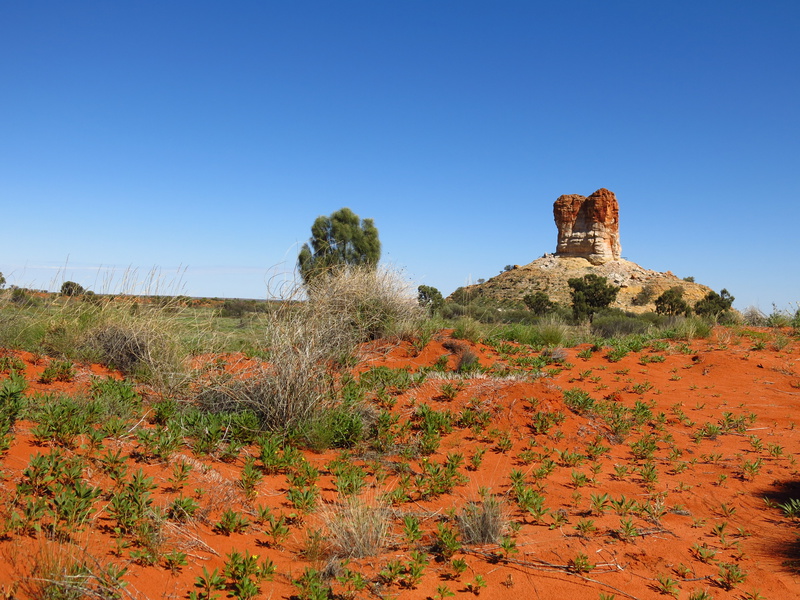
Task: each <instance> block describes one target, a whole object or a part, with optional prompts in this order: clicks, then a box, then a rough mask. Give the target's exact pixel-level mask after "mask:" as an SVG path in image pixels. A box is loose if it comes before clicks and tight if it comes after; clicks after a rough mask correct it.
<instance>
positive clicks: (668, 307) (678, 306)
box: [656, 286, 692, 315]
mask: <svg viewBox="0 0 800 600" xmlns="http://www.w3.org/2000/svg"><path fill="white" fill-rule="evenodd" d="M691 311H692V309H691V307H690V306H689V304H688V303H687V302H686V300H684V299H683V288H682V287H680V286H675V287H671V288H669V289H668V290H667V291H665V292H664V293H663V294H661V295H660V296H659V297H658V298H656V312H657V313H658V314H660V315H681V314H682V315H688V314H689V313H690V312H691Z"/></svg>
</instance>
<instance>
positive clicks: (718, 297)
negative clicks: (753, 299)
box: [694, 289, 735, 320]
mask: <svg viewBox="0 0 800 600" xmlns="http://www.w3.org/2000/svg"><path fill="white" fill-rule="evenodd" d="M734 300H735V298H734V297H733V296H731V295H730V292H728V290H726V289H723V290H722V291H721V292H720V293H719V294H718V293H717V292H715V291H714V290H711V291H710V292H708V293H707V294H706V296H705V298H703V299H702V300H699V301H698V302H697V304H695V305H694V312H695V313H697V314H698V315H700V316H701V317H708V318H709V319H714V320H719V319H720V318H721V317H723V316H724V315H726V314H727V313H728V312H729V311H730V309H731V306H732V305H733V301H734Z"/></svg>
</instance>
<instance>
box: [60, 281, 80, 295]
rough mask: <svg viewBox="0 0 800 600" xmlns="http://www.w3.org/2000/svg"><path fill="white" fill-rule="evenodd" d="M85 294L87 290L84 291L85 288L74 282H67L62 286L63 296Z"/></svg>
mask: <svg viewBox="0 0 800 600" xmlns="http://www.w3.org/2000/svg"><path fill="white" fill-rule="evenodd" d="M85 292H86V290H85V289H83V286H82V285H81V284H79V283H75V282H74V281H65V282H64V283H62V284H61V294H62V295H63V296H80V295H81V294H83V293H85Z"/></svg>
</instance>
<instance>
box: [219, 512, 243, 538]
mask: <svg viewBox="0 0 800 600" xmlns="http://www.w3.org/2000/svg"><path fill="white" fill-rule="evenodd" d="M249 526H250V521H248V519H247V517H245V516H244V515H242V514H241V513H239V512H236V511H235V510H233V509H232V508H226V509H225V510H224V511H223V512H222V515H221V516H220V520H219V521H218V522H217V523H216V524H215V525H214V529H215V530H216V531H217V532H218V533H221V534H223V535H230V534H232V533H241V532H243V531H245V530H246V529H247V528H248V527H249Z"/></svg>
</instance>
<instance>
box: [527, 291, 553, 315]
mask: <svg viewBox="0 0 800 600" xmlns="http://www.w3.org/2000/svg"><path fill="white" fill-rule="evenodd" d="M522 301H523V302H524V303H525V306H527V307H528V310H529V311H531V312H532V313H533V314H535V315H536V316H538V317H541V316H543V315H546V314H547V313H551V312H553V311H554V310H555V309H556V303H555V302H553V301H552V300H550V296H548V295H547V294H545V293H544V292H534V293H533V294H527V295H525V296H523V298H522Z"/></svg>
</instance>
